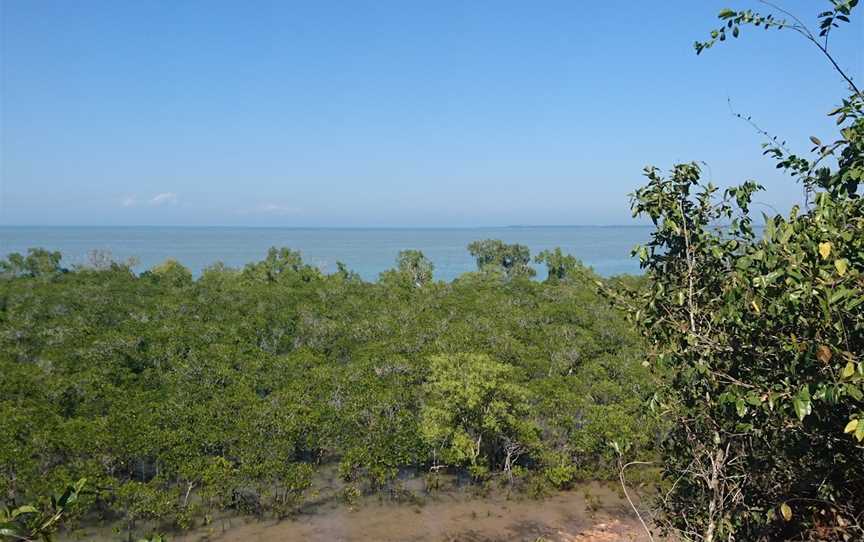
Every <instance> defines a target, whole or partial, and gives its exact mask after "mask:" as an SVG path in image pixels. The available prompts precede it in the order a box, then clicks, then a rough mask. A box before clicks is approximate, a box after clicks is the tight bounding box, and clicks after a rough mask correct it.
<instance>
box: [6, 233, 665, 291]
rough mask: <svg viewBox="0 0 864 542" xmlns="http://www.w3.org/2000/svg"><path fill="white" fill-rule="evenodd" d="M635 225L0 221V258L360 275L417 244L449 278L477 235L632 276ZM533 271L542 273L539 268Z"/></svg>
mask: <svg viewBox="0 0 864 542" xmlns="http://www.w3.org/2000/svg"><path fill="white" fill-rule="evenodd" d="M649 232H650V229H649V228H648V227H641V226H562V227H558V226H555V227H499V228H232V227H201V228H195V227H54V226H51V227H47V226H46V227H30V226H26V227H25V226H0V257H5V256H6V255H7V254H9V253H10V252H22V253H23V252H25V251H26V250H27V249H28V248H30V247H42V248H46V249H49V250H59V251H60V252H62V253H63V263H64V265H66V266H72V265H74V264H84V263H86V262H87V261H88V258H87V255H88V253H89V252H90V251H91V250H94V249H99V250H107V251H110V252H111V254H112V255H113V256H114V258H116V259H126V258H129V257H135V258H138V261H139V262H140V264H139V266H138V268H137V270H138V271H143V270H145V269H148V268H150V267H152V266H154V265H156V264H158V263H160V262H162V261H164V260H165V259H167V258H174V259H176V260H178V261H180V262H181V263H183V264H184V265H185V266H187V267H189V268H190V269H191V270H192V271H193V272H194V273H196V274H198V273H200V272H201V270H202V269H203V268H205V267H207V266H208V265H211V264H213V263H215V262H219V261H221V262H223V263H225V264H226V265H228V266H231V267H242V266H243V265H244V264H246V263H249V262H253V261H257V260H261V259H263V257H264V256H265V255H266V253H267V249H268V247H271V246H277V247H283V246H284V247H289V248H292V249H294V250H299V251H300V252H301V253H302V254H303V259H304V260H305V261H306V262H308V263H310V264H313V265H316V266H318V267H319V268H321V269H322V270H323V271H324V272H333V271H335V270H336V262H337V261H341V262H344V263H345V264H347V265H348V267H350V268H351V269H353V270H354V271H356V272H358V273H359V274H360V275H361V276H362V277H363V278H364V279H366V280H375V279H376V278H377V277H378V273H380V272H381V271H384V270H386V269H389V268H392V267H394V262H395V260H396V255H397V253H398V252H399V251H400V250H404V249H419V250H422V251H423V253H424V254H425V255H426V256H427V257H428V258H429V259H431V260H432V261H433V262H434V264H435V278H436V279H443V280H452V279H453V278H455V277H456V276H458V275H460V274H461V273H464V272H466V271H471V270H473V269H474V267H475V266H474V260H473V259H472V258H471V255H470V254H468V251H467V250H466V248H465V247H466V246H467V245H468V243H470V242H471V241H476V240H479V239H490V238H491V239H501V240H503V241H505V242H507V243H521V244H523V245H527V246H528V247H530V249H531V253H532V255H536V254H537V253H538V252H540V251H541V250H545V249H547V248H554V247H561V249H562V250H563V251H565V252H567V253H570V254H573V255H574V256H576V257H578V258H579V259H581V260H582V261H583V262H584V263H585V264H587V265H589V266H591V267H593V268H594V270H595V271H597V272H598V273H600V274H602V275H607V276H609V275H616V274H620V273H638V272H639V265H638V262H637V260H636V259H633V258H631V257H630V249H631V248H633V246H634V245H636V244H639V243H643V242H645V241H647V239H648V234H649ZM539 276H541V277H542V276H544V275H543V273H540V275H539Z"/></svg>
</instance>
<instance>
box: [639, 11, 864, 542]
mask: <svg viewBox="0 0 864 542" xmlns="http://www.w3.org/2000/svg"><path fill="white" fill-rule="evenodd" d="M856 4H857V1H854V0H850V1H839V0H838V1H834V2H832V6H833V7H832V9H830V10H829V11H825V12H823V13H821V14H820V15H819V18H820V28H821V29H822V30H821V32H820V36H819V37H817V36H816V35H815V34H814V33H813V32H811V31H810V30H809V29H808V28H807V26H806V25H804V23H802V22H801V21H800V20H799V19H798V18H794V17H793V18H792V19H791V20H790V21H787V20H785V19H783V18H780V17H776V16H775V15H773V14H769V15H763V14H760V13H755V12H752V11H749V10H748V11H743V12H736V11H732V10H723V11H722V12H721V13H720V19H721V20H723V21H724V26H723V27H722V28H720V29H718V30H715V31H714V32H712V38H711V40H710V41H709V42H704V43H699V42H697V44H696V51H697V52H701V51H703V50H705V49H707V48H709V47H711V46H712V45H713V44H714V43H715V42H718V41H724V40H725V39H726V33H727V31H731V34H732V36H733V37H737V36H738V35H739V32H740V30H739V27H740V26H742V25H745V24H750V25H754V26H757V27H759V26H761V27H764V28H766V29H768V28H778V29H792V30H794V31H796V32H798V33H799V34H802V35H804V36H805V37H806V38H807V39H808V40H809V41H811V42H812V43H814V44H816V46H817V47H818V48H819V49H820V51H822V52H823V53H824V54H825V56H827V57H828V59H829V60H830V61H831V64H832V65H833V66H834V67H835V68H837V70H838V71H839V72H840V73H841V75H843V78H844V79H845V80H846V81H847V82H848V83H849V85H850V96H849V97H848V98H847V99H845V100H843V103H842V105H841V106H840V107H839V108H838V109H836V110H835V111H834V112H832V113H831V114H832V115H834V116H836V117H837V121H838V124H839V125H840V126H841V129H840V138H838V139H837V140H836V141H835V142H833V143H831V144H822V143H821V141H820V140H819V139H818V138H816V137H813V138H811V140H812V142H813V145H814V148H813V151H814V153H815V158H814V159H812V160H808V159H806V158H802V157H800V156H798V155H795V154H794V153H791V152H790V151H788V149H786V148H785V146H783V145H782V144H778V143H777V141H776V139H773V138H772V139H771V140H770V141H769V142H768V143H767V144H766V151H765V153H766V154H767V155H769V156H772V157H773V158H775V159H776V160H777V162H778V167H779V168H781V169H783V170H785V171H787V172H789V173H790V174H791V175H792V176H793V177H794V178H796V179H797V180H798V181H799V182H801V183H802V184H803V186H804V188H805V190H806V194H807V200H806V201H805V202H804V203H805V208H804V209H803V210H802V209H799V208H797V207H796V208H794V209H793V210H792V212H791V213H790V214H789V215H788V216H785V217H784V216H781V215H776V216H763V218H764V221H765V229H764V235H763V236H762V237H761V238H759V236H757V234H756V232H755V231H754V227H753V217H752V213H751V211H750V204H751V201H752V198H753V195H754V194H755V193H756V192H758V191H759V190H761V187H760V186H759V185H757V184H756V183H754V182H752V181H751V182H746V183H744V184H742V185H740V186H737V187H734V188H730V189H728V190H726V191H725V192H723V194H722V195H721V194H720V193H719V190H718V189H717V188H716V187H714V186H713V185H711V184H710V183H708V184H705V183H703V182H702V181H701V179H700V177H701V171H700V167H699V165H698V164H696V163H689V164H679V165H676V166H675V167H674V168H673V169H672V171H671V173H670V174H669V176H668V177H666V176H664V175H662V174H661V173H660V172H659V171H658V170H657V169H656V168H647V169H646V171H645V174H646V176H647V178H648V183H647V184H646V185H645V186H644V187H642V188H640V189H639V190H637V191H636V193H635V194H634V195H633V200H632V209H633V213H634V215H644V216H647V217H649V218H650V219H651V221H652V222H653V224H654V225H655V231H654V232H653V233H652V234H651V240H650V241H649V242H648V243H647V245H646V246H645V247H642V248H640V249H638V250H637V251H636V253H637V254H638V255H639V257H640V260H641V263H642V267H643V268H644V269H645V271H646V274H647V279H648V281H647V284H646V286H645V287H644V288H643V289H642V290H641V291H636V292H634V293H633V298H632V300H631V302H632V304H631V305H630V310H631V315H632V317H633V318H634V320H635V321H636V322H637V323H638V324H639V326H640V329H641V331H642V333H643V334H644V336H645V337H646V338H647V339H648V342H649V344H650V350H649V358H648V359H649V361H650V363H651V365H652V367H654V368H655V369H656V370H657V372H658V374H659V375H661V377H662V378H664V379H665V385H664V386H662V387H661V389H660V390H659V392H658V394H657V395H656V396H655V398H654V400H653V402H652V405H654V406H656V407H657V409H658V411H660V412H662V413H663V415H664V417H665V420H666V423H667V426H668V428H669V434H668V436H667V438H666V439H665V440H664V442H663V444H662V449H661V451H662V455H663V459H664V463H663V468H664V477H665V479H666V480H667V482H668V487H667V488H666V491H667V493H666V495H665V497H664V499H663V500H661V507H662V512H663V513H664V515H663V518H664V520H665V525H666V526H667V527H668V528H671V529H673V530H675V531H677V532H678V536H679V537H680V538H682V539H684V540H700V541H704V542H712V541H715V540H732V539H735V540H780V539H792V538H794V539H820V540H824V539H832V540H835V539H836V540H851V539H861V538H862V537H864V524H862V522H861V518H862V515H864V454H862V453H861V445H860V442H861V441H862V440H864V414H862V411H864V403H862V399H864V393H862V389H861V385H862V383H864V311H862V306H864V305H862V304H864V280H862V277H864V204H862V199H861V198H860V197H858V195H857V191H858V188H859V184H860V183H861V181H862V180H864V152H862V151H864V96H862V95H861V92H860V91H859V90H858V89H857V88H856V87H855V85H854V83H852V81H851V79H850V78H849V77H847V76H846V75H845V73H843V72H842V70H840V69H839V68H838V67H837V66H838V64H837V63H836V61H835V60H834V59H833V57H832V56H831V54H830V52H829V51H828V48H827V43H828V41H827V38H828V35H829V33H830V32H831V29H832V28H835V27H836V26H837V23H838V21H839V22H847V21H848V20H849V15H850V14H851V12H852V9H853V8H854V7H855V6H856ZM769 5H770V4H769ZM787 16H789V17H791V15H788V14H787ZM832 157H834V158H836V162H837V163H836V168H834V169H833V170H832V169H831V168H829V167H828V166H826V165H825V164H826V163H828V162H829V161H830V160H831V158H832ZM718 224H727V225H728V226H724V227H718V226H717V225H718ZM844 432H845V433H847V435H845V436H844Z"/></svg>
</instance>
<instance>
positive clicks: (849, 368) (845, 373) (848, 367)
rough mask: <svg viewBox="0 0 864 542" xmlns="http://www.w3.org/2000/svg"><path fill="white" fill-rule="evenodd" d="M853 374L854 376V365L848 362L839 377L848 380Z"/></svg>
mask: <svg viewBox="0 0 864 542" xmlns="http://www.w3.org/2000/svg"><path fill="white" fill-rule="evenodd" d="M853 374H855V364H854V363H852V362H851V361H850V362H849V363H847V364H846V367H843V372H842V373H840V375H841V376H842V377H843V378H849V377H850V376H852V375H853Z"/></svg>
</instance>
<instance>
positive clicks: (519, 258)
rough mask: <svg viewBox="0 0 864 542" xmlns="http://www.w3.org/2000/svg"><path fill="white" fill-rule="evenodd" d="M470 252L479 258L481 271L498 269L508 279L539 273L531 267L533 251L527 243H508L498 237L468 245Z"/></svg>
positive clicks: (478, 263) (478, 265)
mask: <svg viewBox="0 0 864 542" xmlns="http://www.w3.org/2000/svg"><path fill="white" fill-rule="evenodd" d="M468 252H470V253H471V255H472V256H474V258H475V259H476V260H477V269H478V270H480V271H497V272H500V273H503V274H504V275H505V276H506V277H507V278H508V279H512V278H514V277H533V276H534V275H536V274H537V272H536V271H535V270H534V268H533V267H531V251H530V250H529V249H528V247H526V246H525V245H519V244H512V245H508V244H506V243H504V242H503V241H500V240H498V239H486V240H484V241H474V242H473V243H471V244H470V245H468Z"/></svg>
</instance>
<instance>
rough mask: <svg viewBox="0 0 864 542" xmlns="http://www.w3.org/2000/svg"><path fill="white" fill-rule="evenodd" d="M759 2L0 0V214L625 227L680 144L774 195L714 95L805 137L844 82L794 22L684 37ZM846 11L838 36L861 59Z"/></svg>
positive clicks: (845, 58)
mask: <svg viewBox="0 0 864 542" xmlns="http://www.w3.org/2000/svg"><path fill="white" fill-rule="evenodd" d="M823 4H827V2H814V1H812V0H809V1H808V0H787V1H785V2H783V5H784V7H787V8H788V9H790V10H792V11H795V12H796V13H798V14H801V15H802V16H806V17H807V18H808V20H813V17H814V16H815V14H816V12H818V11H819V9H820V7H822V5H823ZM755 5H756V3H755V2H735V1H719V2H718V1H714V0H689V1H683V0H672V1H668V0H667V1H664V2H637V1H632V0H627V1H607V2H591V3H588V2H574V1H572V0H571V1H560V2H559V1H539V2H527V1H521V2H509V1H491V0H489V1H481V0H477V1H470V2H463V1H459V2H457V1H452V2H443V1H434V2H433V1H416V2H413V1H412V2H404V1H395V0H394V1H375V2H360V1H345V2H335V1H323V0H322V1H308V2H289V1H280V2H272V3H271V2H263V1H254V2H241V1H233V2H219V1H214V0H208V1H200V2H198V1H187V0H172V1H163V2H132V1H117V0H113V1H97V0H88V1H86V2H69V1H57V2H45V1H40V0H0V9H2V50H0V53H2V87H0V92H2V96H0V100H2V111H0V115H2V117H0V123H2V142H0V143H2V147H0V159H2V164H0V168H2V170H0V173H2V179H0V197H2V200H0V224H22V225H23V224H52V225H54V224H57V225H63V224H69V225H121V224H128V225H136V224H142V225H144V224H154V225H272V226H477V225H506V224H626V223H632V221H631V218H630V213H629V204H628V198H627V194H628V193H629V192H631V191H632V190H633V189H634V188H635V187H636V186H638V185H639V184H640V182H641V181H642V178H641V170H642V167H643V166H645V165H646V164H655V165H658V166H660V167H663V168H666V167H669V166H671V165H672V164H673V163H674V162H676V161H685V160H704V161H705V162H707V163H708V165H709V168H708V169H707V170H706V175H708V176H709V177H710V178H711V179H713V180H714V181H715V183H717V184H719V185H721V186H722V185H728V184H732V183H737V182H740V181H743V180H746V179H749V178H755V179H757V180H759V181H760V182H762V183H763V184H765V185H766V186H767V187H768V192H767V193H766V194H765V195H763V196H761V197H760V200H761V201H764V202H765V203H767V204H770V205H773V207H774V208H776V209H777V210H779V211H783V210H785V209H786V208H788V207H789V206H790V205H791V204H792V203H793V202H795V201H797V200H798V199H799V198H800V187H799V186H797V185H795V184H794V183H793V182H792V181H790V180H787V179H785V178H783V177H780V176H779V175H778V174H777V173H776V172H775V170H774V168H773V165H772V163H771V162H769V161H768V160H766V159H764V158H763V157H762V156H761V149H760V147H759V144H760V142H761V138H760V136H758V135H757V134H755V133H754V132H753V130H752V129H751V128H750V127H749V126H747V125H746V124H744V123H743V122H741V121H739V120H736V119H734V118H732V116H731V115H730V112H729V107H728V105H727V98H728V99H731V100H732V102H733V104H734V107H735V108H736V109H737V110H739V111H741V112H744V113H748V114H752V115H753V116H754V118H755V119H756V120H758V122H759V123H760V125H762V126H763V127H764V128H765V129H767V130H769V131H771V132H773V133H776V134H780V135H782V136H783V137H785V138H786V139H788V141H789V142H790V145H791V146H792V147H793V148H796V149H800V150H801V151H802V152H803V151H806V150H807V149H808V148H809V146H810V145H809V142H808V141H807V138H808V136H810V135H811V134H814V135H818V136H820V137H822V138H823V139H830V138H831V137H832V136H833V134H834V128H833V123H832V122H831V121H830V120H829V119H827V118H825V115H824V114H825V112H827V111H828V110H830V109H831V108H832V106H833V105H834V104H835V103H836V102H837V101H838V100H839V98H840V97H841V96H842V95H843V94H844V92H845V88H844V85H843V83H842V81H841V80H840V79H839V78H838V77H836V76H835V75H833V73H832V72H831V70H830V68H829V67H828V65H827V64H826V63H825V62H824V61H823V59H822V58H820V56H819V53H818V51H816V50H815V49H814V48H812V46H809V45H808V44H807V43H805V42H804V41H803V40H802V39H800V38H799V37H798V36H796V35H794V34H792V33H783V34H775V33H771V34H770V35H766V32H764V31H759V32H755V31H752V30H751V31H745V32H743V33H742V39H740V40H738V41H737V42H733V43H729V44H724V45H726V46H724V47H719V48H716V49H714V50H711V51H709V52H708V53H706V54H703V55H702V56H700V57H697V56H696V55H695V54H694V52H693V50H692V43H693V41H694V40H695V39H701V38H703V37H705V36H706V34H707V31H708V30H709V29H710V28H711V27H712V26H714V25H715V24H716V22H715V21H716V19H715V18H714V17H715V15H716V13H717V11H718V10H719V9H720V8H723V7H727V6H728V7H733V8H737V7H748V6H755ZM862 28H864V26H862V23H861V20H860V19H859V20H857V21H853V25H852V26H851V27H848V28H844V29H842V30H841V31H840V32H837V34H836V36H835V37H834V38H833V45H832V47H833V50H834V52H835V53H836V55H837V56H838V57H839V58H840V60H841V63H842V65H843V66H844V67H845V68H847V69H848V71H849V72H850V73H852V74H853V75H854V76H856V77H857V78H861V77H864V68H862V56H864V34H862ZM744 38H746V39H744Z"/></svg>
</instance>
